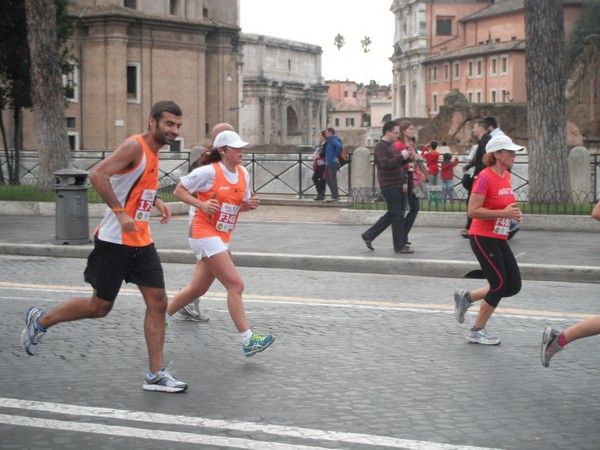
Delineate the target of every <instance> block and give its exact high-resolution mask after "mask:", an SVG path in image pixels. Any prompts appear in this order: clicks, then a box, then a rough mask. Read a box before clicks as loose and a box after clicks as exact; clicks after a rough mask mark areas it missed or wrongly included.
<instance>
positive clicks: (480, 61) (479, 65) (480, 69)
mask: <svg viewBox="0 0 600 450" xmlns="http://www.w3.org/2000/svg"><path fill="white" fill-rule="evenodd" d="M475 64H476V68H477V72H476V76H477V78H481V77H482V76H483V59H481V58H477V60H476V61H475Z"/></svg>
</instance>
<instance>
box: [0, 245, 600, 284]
mask: <svg viewBox="0 0 600 450" xmlns="http://www.w3.org/2000/svg"><path fill="white" fill-rule="evenodd" d="M91 250H92V245H91V244H85V245H78V246H73V245H45V244H7V243H0V254H5V255H19V256H45V257H59V258H87V257H88V255H89V253H90V252H91ZM158 253H159V255H160V259H161V261H162V262H163V263H174V264H195V262H196V258H195V256H194V255H193V254H192V253H191V252H190V251H189V250H160V249H159V250H158ZM233 258H234V259H235V263H236V265H238V266H240V267H260V268H269V269H295V270H316V271H327V272H351V273H369V274H390V275H412V276H434V277H435V278H440V277H441V278H464V277H465V275H466V274H467V273H468V272H470V271H472V270H477V269H479V265H478V264H477V263H474V262H466V261H456V260H449V261H446V260H433V259H411V260H399V259H395V258H361V257H352V256H314V255H286V254H277V253H249V252H240V253H234V254H233ZM519 268H520V270H521V276H522V278H523V279H524V280H535V281H560V282H570V283H593V284H599V283H600V267H593V266H562V265H549V264H519ZM430 274H435V275H430Z"/></svg>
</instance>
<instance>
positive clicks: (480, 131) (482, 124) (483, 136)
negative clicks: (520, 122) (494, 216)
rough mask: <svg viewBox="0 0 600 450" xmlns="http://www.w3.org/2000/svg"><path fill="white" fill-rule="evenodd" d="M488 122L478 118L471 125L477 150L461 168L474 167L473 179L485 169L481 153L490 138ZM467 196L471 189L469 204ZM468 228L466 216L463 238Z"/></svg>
mask: <svg viewBox="0 0 600 450" xmlns="http://www.w3.org/2000/svg"><path fill="white" fill-rule="evenodd" d="M489 128H490V124H489V123H488V122H487V121H486V120H485V119H479V120H477V121H476V122H475V125H473V135H474V136H475V137H476V138H477V139H479V144H477V150H476V151H475V156H474V157H473V159H472V160H470V161H469V162H468V163H467V164H466V165H465V167H463V170H464V171H465V172H466V171H467V170H469V169H470V168H471V167H475V172H474V173H473V179H475V178H477V175H479V172H481V171H482V170H483V169H485V165H484V164H483V155H485V146H486V145H487V143H488V142H489V140H490V139H491V138H492V133H491V131H489ZM469 198H471V190H470V189H469V190H468V195H467V205H468V204H469ZM469 228H471V218H470V217H469V216H467V224H466V225H465V228H464V230H462V232H461V234H462V236H463V237H464V238H468V237H469Z"/></svg>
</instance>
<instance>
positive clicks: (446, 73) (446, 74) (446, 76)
mask: <svg viewBox="0 0 600 450" xmlns="http://www.w3.org/2000/svg"><path fill="white" fill-rule="evenodd" d="M448 80H450V63H444V81H448Z"/></svg>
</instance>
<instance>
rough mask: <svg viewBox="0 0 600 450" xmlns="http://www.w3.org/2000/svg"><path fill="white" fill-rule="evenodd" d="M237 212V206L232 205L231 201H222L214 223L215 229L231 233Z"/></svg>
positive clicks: (238, 209)
mask: <svg viewBox="0 0 600 450" xmlns="http://www.w3.org/2000/svg"><path fill="white" fill-rule="evenodd" d="M239 213H240V207H239V206H236V205H232V204H231V203H222V204H221V210H220V211H219V213H218V215H217V221H216V224H215V227H216V229H217V231H221V232H223V233H231V232H232V231H233V229H234V228H235V224H236V222H237V218H238V214H239Z"/></svg>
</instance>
